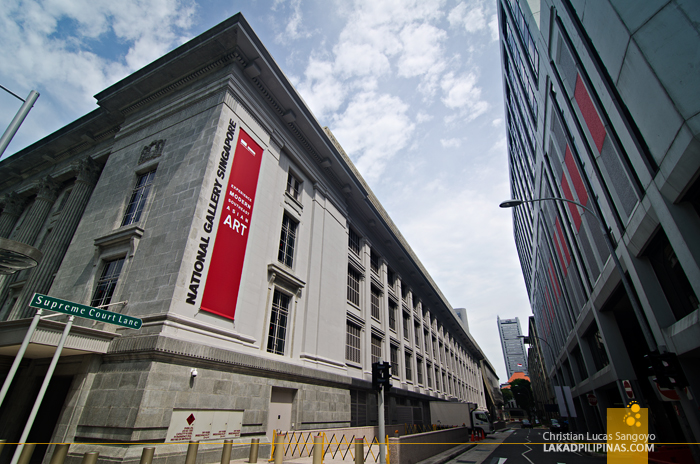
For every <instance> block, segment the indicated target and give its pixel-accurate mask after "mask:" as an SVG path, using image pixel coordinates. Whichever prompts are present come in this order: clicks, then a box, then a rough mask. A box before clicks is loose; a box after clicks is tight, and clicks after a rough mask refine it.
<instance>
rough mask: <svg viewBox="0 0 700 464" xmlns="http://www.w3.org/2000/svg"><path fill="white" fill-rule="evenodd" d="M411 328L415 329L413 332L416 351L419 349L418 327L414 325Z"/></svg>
mask: <svg viewBox="0 0 700 464" xmlns="http://www.w3.org/2000/svg"><path fill="white" fill-rule="evenodd" d="M413 328H414V329H415V332H414V333H415V335H416V337H415V343H416V349H417V350H418V349H420V325H418V324H416V325H415V326H413Z"/></svg>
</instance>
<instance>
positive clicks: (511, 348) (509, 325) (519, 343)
mask: <svg viewBox="0 0 700 464" xmlns="http://www.w3.org/2000/svg"><path fill="white" fill-rule="evenodd" d="M496 319H497V323H498V335H499V336H500V337H501V349H502V350H503V360H504V361H505V363H506V372H507V373H508V378H509V379H510V378H511V377H512V376H513V374H514V373H516V372H523V373H524V374H525V375H528V372H527V353H526V352H525V344H524V343H523V339H522V337H521V336H522V332H521V331H520V321H519V320H518V318H517V317H516V318H515V319H501V318H500V317H498V316H497V317H496Z"/></svg>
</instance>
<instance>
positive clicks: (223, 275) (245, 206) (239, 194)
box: [202, 129, 263, 319]
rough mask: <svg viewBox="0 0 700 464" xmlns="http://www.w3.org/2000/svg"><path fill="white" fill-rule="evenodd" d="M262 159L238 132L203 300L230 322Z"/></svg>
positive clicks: (257, 148)
mask: <svg viewBox="0 0 700 464" xmlns="http://www.w3.org/2000/svg"><path fill="white" fill-rule="evenodd" d="M262 155H263V150H262V148H260V146H259V145H258V144H257V143H256V142H255V141H254V140H253V139H252V138H251V137H250V136H249V135H248V134H246V133H245V131H243V129H241V130H240V132H239V136H238V143H237V144H236V151H235V154H234V157H233V164H232V166H231V173H230V177H229V181H228V184H227V185H226V195H225V200H224V203H223V204H224V208H223V211H222V212H221V217H220V218H219V228H218V230H217V232H216V239H215V241H214V251H213V253H212V257H211V264H210V266H209V274H208V275H207V283H206V286H205V287H204V295H203V296H202V309H203V310H205V311H209V312H211V313H214V314H218V315H220V316H223V317H227V318H229V319H233V316H234V315H235V313H236V302H237V301H238V290H239V288H240V285H241V274H242V273H243V259H244V258H245V250H246V246H247V244H248V233H249V231H250V222H251V217H252V215H253V205H254V204H255V191H256V190H257V187H258V175H259V174H260V163H261V161H262Z"/></svg>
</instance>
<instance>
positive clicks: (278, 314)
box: [267, 289, 291, 355]
mask: <svg viewBox="0 0 700 464" xmlns="http://www.w3.org/2000/svg"><path fill="white" fill-rule="evenodd" d="M290 301H291V297H290V296H289V295H287V294H286V293H282V292H280V291H279V290H277V289H275V293H274V294H273V296H272V314H271V315H270V330H269V331H268V335H267V351H268V352H269V353H275V354H282V355H283V354H284V342H285V339H286V337H287V321H288V320H289V302H290Z"/></svg>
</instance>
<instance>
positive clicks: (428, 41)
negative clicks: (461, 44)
mask: <svg viewBox="0 0 700 464" xmlns="http://www.w3.org/2000/svg"><path fill="white" fill-rule="evenodd" d="M400 37H401V42H402V43H403V52H402V53H401V56H400V58H399V63H398V68H399V69H398V74H399V76H401V77H415V76H421V75H424V74H428V73H430V72H435V71H437V72H440V71H442V70H443V69H444V63H441V61H442V55H443V50H442V42H443V41H445V39H446V38H447V34H446V33H445V31H443V30H442V29H439V28H437V27H435V26H432V25H430V24H426V23H422V24H415V23H412V24H409V25H407V26H406V27H404V28H403V29H402V30H401V33H400ZM434 66H437V67H439V69H438V70H433V69H432V68H433V67H434Z"/></svg>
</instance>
